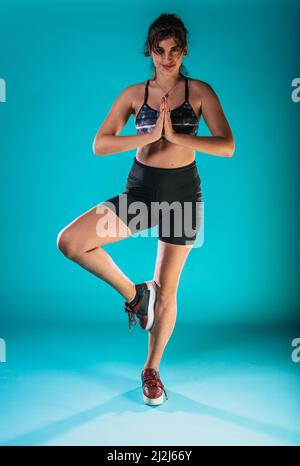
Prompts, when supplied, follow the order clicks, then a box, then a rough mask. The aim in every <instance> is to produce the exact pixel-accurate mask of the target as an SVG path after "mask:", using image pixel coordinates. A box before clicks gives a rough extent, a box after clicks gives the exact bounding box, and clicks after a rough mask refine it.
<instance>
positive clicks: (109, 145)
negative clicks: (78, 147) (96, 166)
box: [93, 86, 161, 155]
mask: <svg viewBox="0 0 300 466" xmlns="http://www.w3.org/2000/svg"><path fill="white" fill-rule="evenodd" d="M133 88H134V86H128V87H126V88H125V89H124V91H123V92H122V93H121V94H120V95H119V96H118V97H117V99H116V100H115V102H114V103H113V105H112V107H111V109H110V111H109V113H108V115H107V117H106V118H105V120H104V122H103V123H102V125H101V126H100V128H99V129H98V131H97V134H96V136H95V138H94V142H93V152H94V154H95V155H109V154H113V153H116V152H125V151H128V150H131V149H136V148H138V147H142V146H145V145H146V144H149V143H151V142H154V141H157V140H158V139H159V138H160V137H161V131H160V133H159V126H160V125H157V126H158V128H157V129H156V128H155V129H154V130H153V131H151V133H146V134H137V135H134V136H118V134H119V133H120V131H121V130H122V128H123V127H124V126H125V124H126V123H127V121H128V119H129V117H130V115H131V114H132V113H133V105H132V102H133ZM159 120H160V118H158V120H157V121H159Z"/></svg>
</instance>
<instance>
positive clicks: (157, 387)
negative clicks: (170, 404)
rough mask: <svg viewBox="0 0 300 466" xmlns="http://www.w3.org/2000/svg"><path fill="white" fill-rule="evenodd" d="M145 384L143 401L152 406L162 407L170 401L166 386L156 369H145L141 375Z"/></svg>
mask: <svg viewBox="0 0 300 466" xmlns="http://www.w3.org/2000/svg"><path fill="white" fill-rule="evenodd" d="M141 378H142V384H143V400H144V403H146V404H147V405H150V406H154V405H160V404H162V403H163V401H164V394H165V397H166V400H167V399H168V396H167V393H166V391H165V388H164V385H163V383H162V381H161V380H160V376H159V372H158V371H156V370H155V369H144V370H143V371H142V374H141Z"/></svg>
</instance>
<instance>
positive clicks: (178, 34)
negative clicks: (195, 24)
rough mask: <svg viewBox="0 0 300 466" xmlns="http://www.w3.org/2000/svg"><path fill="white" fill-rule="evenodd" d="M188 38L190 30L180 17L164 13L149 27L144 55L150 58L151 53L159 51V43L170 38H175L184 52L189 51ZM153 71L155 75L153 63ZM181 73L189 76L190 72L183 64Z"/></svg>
mask: <svg viewBox="0 0 300 466" xmlns="http://www.w3.org/2000/svg"><path fill="white" fill-rule="evenodd" d="M187 36H188V30H187V29H186V27H185V25H184V24H183V21H182V20H181V19H180V18H179V16H177V15H175V14H167V13H163V14H161V15H160V16H159V17H158V18H157V19H156V20H155V21H153V23H152V24H151V25H150V26H149V29H148V34H147V39H146V42H145V44H144V50H143V55H144V56H145V57H150V55H151V52H152V51H154V52H155V51H156V50H157V49H158V45H159V42H160V41H161V40H163V39H167V38H169V37H174V39H175V40H176V42H177V43H178V45H179V46H180V47H182V50H184V49H187ZM151 71H152V73H153V74H155V71H156V70H155V66H154V65H153V62H151ZM179 72H180V73H181V74H183V75H187V74H188V70H187V69H186V67H185V66H184V65H183V64H181V66H180V69H179Z"/></svg>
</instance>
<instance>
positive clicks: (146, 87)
mask: <svg viewBox="0 0 300 466" xmlns="http://www.w3.org/2000/svg"><path fill="white" fill-rule="evenodd" d="M148 86H149V79H148V81H147V84H146V86H145V97H144V104H146V103H147V100H148Z"/></svg>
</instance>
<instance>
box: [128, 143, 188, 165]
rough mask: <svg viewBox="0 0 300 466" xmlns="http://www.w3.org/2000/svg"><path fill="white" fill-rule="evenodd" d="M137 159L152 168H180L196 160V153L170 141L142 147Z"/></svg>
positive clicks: (138, 151)
mask: <svg viewBox="0 0 300 466" xmlns="http://www.w3.org/2000/svg"><path fill="white" fill-rule="evenodd" d="M135 156H136V159H137V160H138V161H139V162H141V163H143V164H144V165H148V166H150V167H158V168H178V167H183V166H184V165H188V164H189V163H192V162H193V161H194V160H195V151H194V150H192V149H187V148H186V147H182V146H181V147H180V146H178V145H177V144H173V143H171V142H168V141H155V142H152V143H151V144H147V145H146V146H143V147H140V148H139V149H138V150H137V152H136V154H135Z"/></svg>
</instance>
